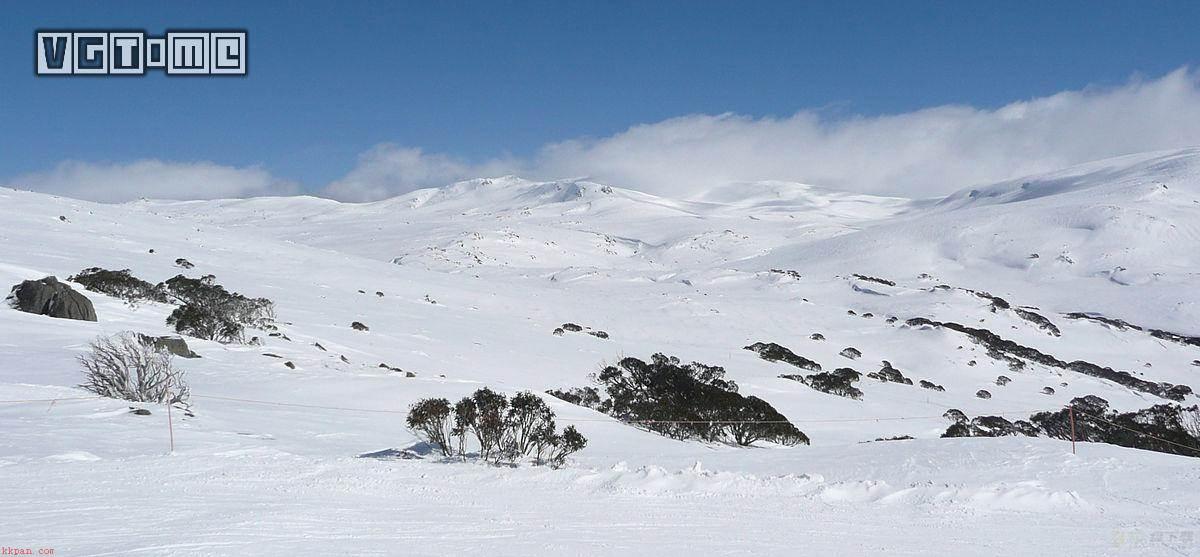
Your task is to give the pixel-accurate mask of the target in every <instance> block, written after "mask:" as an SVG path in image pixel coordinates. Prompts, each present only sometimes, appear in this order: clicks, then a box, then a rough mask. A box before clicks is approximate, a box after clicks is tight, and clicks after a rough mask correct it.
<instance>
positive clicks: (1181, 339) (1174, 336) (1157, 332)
mask: <svg viewBox="0 0 1200 557" xmlns="http://www.w3.org/2000/svg"><path fill="white" fill-rule="evenodd" d="M1064 317H1066V318H1067V319H1087V320H1089V321H1095V322H1098V323H1103V324H1105V325H1108V326H1110V327H1116V328H1117V329H1120V330H1125V329H1133V330H1135V331H1143V332H1146V333H1149V334H1150V336H1152V337H1154V338H1160V339H1163V340H1169V341H1171V342H1176V343H1179V344H1186V345H1189V346H1200V337H1190V336H1186V335H1181V334H1178V333H1172V332H1170V331H1164V330H1162V329H1151V328H1146V327H1142V326H1139V325H1134V324H1133V323H1130V322H1128V321H1125V320H1122V319H1113V318H1110V317H1105V316H1103V315H1100V314H1098V313H1085V312H1074V313H1068V314H1065V315H1064ZM1193 365H1200V360H1196V361H1195V362H1193Z"/></svg>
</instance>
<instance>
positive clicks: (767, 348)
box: [744, 337, 823, 371]
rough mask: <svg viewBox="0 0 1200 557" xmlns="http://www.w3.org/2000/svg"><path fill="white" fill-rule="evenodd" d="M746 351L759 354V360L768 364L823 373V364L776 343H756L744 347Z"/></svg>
mask: <svg viewBox="0 0 1200 557" xmlns="http://www.w3.org/2000/svg"><path fill="white" fill-rule="evenodd" d="M822 338H823V337H822ZM744 349H745V350H749V351H751V352H754V353H756V354H758V357H759V358H762V359H764V360H766V361H768V362H784V363H787V364H791V365H793V366H796V367H798V368H800V369H806V370H808V371H821V364H818V363H817V362H814V361H812V360H810V359H808V358H805V357H804V356H800V355H798V354H796V353H795V352H792V351H791V350H788V349H787V347H784V346H781V345H779V344H775V343H774V342H756V343H754V344H751V345H750V346H746V347H744Z"/></svg>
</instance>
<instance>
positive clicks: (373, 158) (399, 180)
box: [323, 143, 514, 201]
mask: <svg viewBox="0 0 1200 557" xmlns="http://www.w3.org/2000/svg"><path fill="white" fill-rule="evenodd" d="M513 167H514V165H513V164H512V163H509V162H504V161H494V162H490V163H485V164H469V163H467V162H464V161H461V160H458V159H455V158H454V157H451V156H448V155H442V154H425V153H424V152H423V151H422V150H421V149H419V148H414V147H401V146H398V145H393V144H390V143H383V144H380V145H376V146H375V147H373V148H371V149H370V150H368V151H367V152H365V153H363V154H361V155H359V156H358V164H357V165H356V166H355V167H354V169H353V170H351V171H350V173H349V174H347V175H346V176H344V177H343V178H341V179H339V180H337V181H335V182H333V183H332V184H329V185H328V186H327V187H326V188H325V189H324V191H323V195H327V196H329V197H332V198H334V199H339V200H342V201H374V200H377V199H383V198H386V197H391V196H394V195H397V194H400V193H404V192H408V191H412V190H415V189H420V188H429V187H437V186H444V185H446V184H449V183H452V182H454V181H457V180H463V179H467V178H479V177H483V176H492V175H496V174H504V173H507V172H508V171H509V170H510V169H512V168H513Z"/></svg>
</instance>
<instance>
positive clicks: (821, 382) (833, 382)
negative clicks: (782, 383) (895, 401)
mask: <svg viewBox="0 0 1200 557" xmlns="http://www.w3.org/2000/svg"><path fill="white" fill-rule="evenodd" d="M779 377H780V378H781V379H791V380H792V381H799V382H801V383H804V384H805V385H808V386H809V387H812V388H813V389H815V390H818V391H821V392H823V393H829V394H831V395H837V396H844V397H846V398H852V399H854V400H862V397H863V392H862V390H861V389H859V388H858V387H855V386H854V383H855V382H856V381H858V380H859V379H862V374H861V373H859V372H857V371H854V370H853V369H850V368H848V367H842V368H838V369H835V370H833V371H831V372H823V373H814V374H812V375H791V374H789V375H780V376H779Z"/></svg>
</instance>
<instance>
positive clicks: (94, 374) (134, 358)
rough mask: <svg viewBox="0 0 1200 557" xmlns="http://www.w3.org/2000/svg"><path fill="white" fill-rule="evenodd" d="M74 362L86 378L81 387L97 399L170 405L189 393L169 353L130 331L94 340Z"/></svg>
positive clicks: (181, 400)
mask: <svg viewBox="0 0 1200 557" xmlns="http://www.w3.org/2000/svg"><path fill="white" fill-rule="evenodd" d="M78 359H79V364H80V365H82V366H83V369H84V374H85V377H86V379H85V381H86V382H85V383H84V384H83V385H82V387H83V388H85V389H87V390H89V391H91V392H93V393H96V394H98V395H100V396H105V397H110V398H119V399H122V400H129V401H133V402H154V403H164V402H165V403H168V404H174V403H176V402H186V401H187V399H188V395H189V394H190V391H189V389H188V386H187V383H186V382H184V378H183V371H182V370H179V369H176V368H175V367H174V365H173V364H172V359H173V356H172V355H171V353H170V352H167V351H166V350H164V349H162V348H160V347H158V346H155V345H154V344H151V343H147V342H143V341H142V339H141V338H140V337H139V336H138V335H137V334H136V333H133V332H129V331H126V332H123V333H119V334H116V335H113V336H110V337H100V338H97V339H96V340H95V341H93V342H92V343H91V352H90V353H88V354H84V355H82V356H79V358H78Z"/></svg>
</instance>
